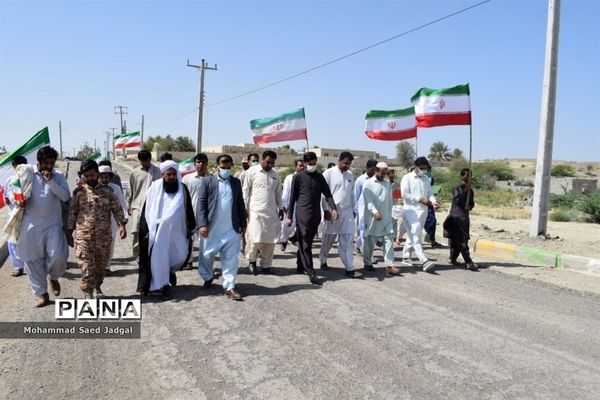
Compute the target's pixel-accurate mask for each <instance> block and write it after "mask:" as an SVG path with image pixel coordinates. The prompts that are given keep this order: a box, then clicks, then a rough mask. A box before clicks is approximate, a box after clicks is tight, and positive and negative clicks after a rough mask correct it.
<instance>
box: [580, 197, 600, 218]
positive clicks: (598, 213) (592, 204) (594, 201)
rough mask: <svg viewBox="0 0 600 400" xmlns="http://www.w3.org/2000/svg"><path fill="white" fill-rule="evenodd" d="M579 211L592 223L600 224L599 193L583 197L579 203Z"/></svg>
mask: <svg viewBox="0 0 600 400" xmlns="http://www.w3.org/2000/svg"><path fill="white" fill-rule="evenodd" d="M579 209H580V210H581V211H582V212H584V213H586V214H588V215H589V216H590V219H591V221H592V222H594V223H596V224H600V193H595V194H593V195H590V196H583V198H582V199H581V201H580V203H579Z"/></svg>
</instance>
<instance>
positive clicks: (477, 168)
mask: <svg viewBox="0 0 600 400" xmlns="http://www.w3.org/2000/svg"><path fill="white" fill-rule="evenodd" d="M473 175H474V176H477V175H480V176H484V175H489V176H492V177H494V178H496V180H497V181H512V180H514V179H515V174H514V172H513V170H512V168H511V167H510V164H509V163H508V160H496V161H483V162H478V163H474V164H473Z"/></svg>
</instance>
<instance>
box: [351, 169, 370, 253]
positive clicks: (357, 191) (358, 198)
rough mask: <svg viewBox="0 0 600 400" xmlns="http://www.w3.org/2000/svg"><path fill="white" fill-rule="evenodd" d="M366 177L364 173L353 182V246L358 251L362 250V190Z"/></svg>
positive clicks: (363, 205) (363, 226)
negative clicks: (354, 222) (354, 227)
mask: <svg viewBox="0 0 600 400" xmlns="http://www.w3.org/2000/svg"><path fill="white" fill-rule="evenodd" d="M367 179H369V175H367V174H366V173H365V174H362V175H361V176H359V177H358V178H356V182H354V202H355V204H356V205H355V207H354V212H355V213H356V230H357V231H358V235H357V237H356V242H355V243H354V247H356V249H357V250H360V251H362V247H363V243H364V232H365V200H364V198H363V196H362V191H363V187H364V185H365V182H366V181H367Z"/></svg>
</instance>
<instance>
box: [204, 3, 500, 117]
mask: <svg viewBox="0 0 600 400" xmlns="http://www.w3.org/2000/svg"><path fill="white" fill-rule="evenodd" d="M490 1H492V0H484V1H481V2H479V3H477V4H474V5H472V6H469V7H466V8H463V9H461V10H458V11H455V12H453V13H451V14H448V15H446V16H443V17H440V18H438V19H435V20H433V21H430V22H427V23H425V24H423V25H419V26H417V27H415V28H412V29H409V30H407V31H405V32H402V33H399V34H397V35H394V36H392V37H389V38H387V39H384V40H381V41H379V42H377V43H373V44H371V45H369V46H366V47H363V48H361V49H358V50H355V51H353V52H351V53H348V54H345V55H343V56H341V57H338V58H335V59H333V60H330V61H327V62H324V63H323V64H319V65H317V66H314V67H311V68H309V69H306V70H304V71H302V72H298V73H297V74H294V75H291V76H288V77H287V78H283V79H280V80H278V81H275V82H271V83H269V84H266V85H264V86H261V87H258V88H256V89H253V90H249V91H247V92H244V93H240V94H238V95H235V96H231V97H228V98H226V99H223V100H219V101H217V102H214V103H210V104H207V107H210V106H215V105H217V104H222V103H225V102H228V101H231V100H235V99H238V98H240V97H243V96H247V95H249V94H253V93H256V92H259V91H261V90H264V89H267V88H270V87H272V86H275V85H279V84H280V83H283V82H286V81H289V80H291V79H294V78H297V77H299V76H302V75H306V74H308V73H310V72H312V71H315V70H317V69H321V68H323V67H326V66H328V65H331V64H334V63H337V62H339V61H342V60H344V59H346V58H349V57H352V56H355V55H357V54H359V53H362V52H364V51H367V50H370V49H372V48H374V47H377V46H381V45H382V44H385V43H387V42H391V41H392V40H395V39H398V38H399V37H402V36H406V35H408V34H410V33H413V32H416V31H418V30H420V29H423V28H426V27H428V26H430V25H434V24H437V23H438V22H441V21H444V20H446V19H448V18H452V17H454V16H455V15H458V14H461V13H463V12H466V11H468V10H471V9H473V8H475V7H479V6H481V5H483V4H485V3H489V2H490Z"/></svg>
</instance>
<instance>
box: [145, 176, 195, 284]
mask: <svg viewBox="0 0 600 400" xmlns="http://www.w3.org/2000/svg"><path fill="white" fill-rule="evenodd" d="M184 190H185V189H184V188H183V184H181V183H180V184H179V190H178V191H177V193H173V194H169V193H166V192H165V191H164V189H163V180H162V179H159V180H157V181H154V182H153V183H152V185H151V186H150V188H149V189H148V192H147V194H146V210H145V211H146V212H145V217H146V222H147V223H148V252H149V255H150V267H151V270H152V282H151V283H150V290H158V289H161V288H162V287H163V286H165V285H168V284H169V276H170V274H171V270H172V269H175V268H178V267H180V266H181V265H182V264H183V263H184V262H185V259H186V258H187V255H188V248H189V242H188V240H189V239H188V237H187V225H186V213H185V206H184V204H185V203H184V199H183V197H184Z"/></svg>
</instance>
